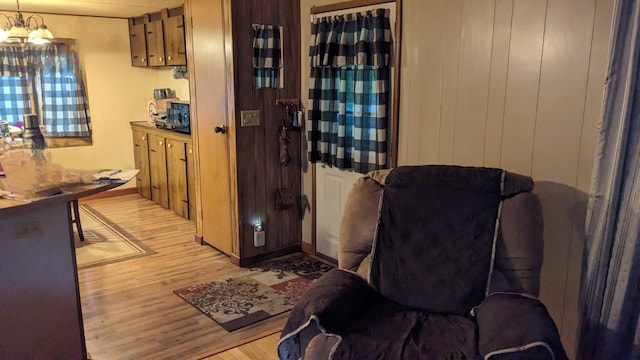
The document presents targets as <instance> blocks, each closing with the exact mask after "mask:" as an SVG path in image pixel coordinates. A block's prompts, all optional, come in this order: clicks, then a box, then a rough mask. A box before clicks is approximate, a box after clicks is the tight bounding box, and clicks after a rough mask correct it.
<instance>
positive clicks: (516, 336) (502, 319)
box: [278, 165, 566, 360]
mask: <svg viewBox="0 0 640 360" xmlns="http://www.w3.org/2000/svg"><path fill="white" fill-rule="evenodd" d="M532 189H533V181H532V179H531V178H529V177H526V176H521V175H516V174H512V173H508V172H505V171H502V170H500V169H487V168H471V167H455V166H437V165H436V166H414V167H399V168H396V169H393V170H385V171H375V172H372V173H370V174H368V175H367V176H365V177H363V178H361V179H360V180H359V181H358V182H356V184H355V185H354V187H353V189H352V190H351V192H350V194H349V197H348V200H347V204H346V206H345V210H344V214H343V219H342V224H341V229H340V248H339V257H338V264H339V269H335V270H332V271H330V272H328V273H327V274H325V275H324V276H323V277H321V278H320V279H319V280H317V281H316V283H315V284H314V285H313V286H312V287H311V288H310V289H309V290H308V291H307V292H306V293H305V294H304V295H303V297H302V298H301V299H300V300H299V301H298V302H297V303H296V306H295V307H294V309H293V310H292V312H291V315H290V316H289V319H288V322H287V324H286V325H285V328H284V330H283V331H282V335H281V339H280V342H279V344H278V354H279V357H280V358H281V359H297V358H304V359H329V358H331V359H476V358H484V359H491V360H495V359H565V358H566V354H565V352H564V350H563V348H562V345H561V343H560V338H559V335H558V332H557V329H556V327H555V324H554V323H553V320H552V319H551V318H550V316H549V314H548V312H547V310H546V308H545V307H544V305H543V304H542V303H540V302H539V301H538V300H537V295H538V291H539V274H540V268H541V265H542V257H543V241H542V230H543V227H542V226H543V224H542V214H541V207H540V201H539V199H538V197H537V196H536V195H535V194H534V193H532V192H531V190H532Z"/></svg>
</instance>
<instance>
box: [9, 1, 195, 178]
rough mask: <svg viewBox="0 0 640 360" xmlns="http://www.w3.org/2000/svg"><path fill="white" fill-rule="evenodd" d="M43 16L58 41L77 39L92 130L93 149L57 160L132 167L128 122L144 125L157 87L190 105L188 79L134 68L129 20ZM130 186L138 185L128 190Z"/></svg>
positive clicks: (64, 152)
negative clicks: (147, 106) (147, 104)
mask: <svg viewBox="0 0 640 360" xmlns="http://www.w3.org/2000/svg"><path fill="white" fill-rule="evenodd" d="M0 14H2V13H0ZM6 15H11V16H13V15H14V14H13V13H6ZM26 15H28V14H25V16H26ZM43 17H44V19H45V21H46V24H47V26H48V27H49V29H50V30H51V31H52V32H53V34H54V36H55V37H60V38H74V39H76V47H77V50H78V53H79V57H80V62H81V66H82V67H83V69H84V72H85V79H86V86H87V95H88V98H89V109H90V112H91V122H92V127H93V145H92V146H81V147H69V148H56V149H50V150H49V151H50V152H51V154H52V159H53V161H54V162H55V163H58V164H60V165H62V166H63V167H64V168H67V169H79V170H88V169H99V168H133V167H134V162H133V145H132V137H131V129H130V127H129V122H130V121H134V120H145V114H146V110H145V98H150V97H153V89H155V88H165V87H168V88H173V89H175V90H176V93H177V95H178V96H179V97H180V98H181V99H184V100H188V99H189V84H188V80H184V79H180V80H176V79H173V77H172V76H171V69H170V68H136V67H133V66H131V60H130V52H129V28H128V23H127V20H126V19H111V18H99V17H85V16H67V15H44V16H43ZM131 186H135V183H134V182H129V183H128V184H126V185H124V187H131Z"/></svg>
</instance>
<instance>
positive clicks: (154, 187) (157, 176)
mask: <svg viewBox="0 0 640 360" xmlns="http://www.w3.org/2000/svg"><path fill="white" fill-rule="evenodd" d="M164 143H165V140H164V137H161V136H157V135H149V169H150V171H149V172H150V174H151V200H153V201H155V202H156V203H157V204H160V205H161V206H162V207H164V208H167V209H168V208H169V195H168V190H167V154H166V152H165V144H164Z"/></svg>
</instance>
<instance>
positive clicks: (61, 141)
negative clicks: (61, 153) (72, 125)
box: [45, 136, 93, 148]
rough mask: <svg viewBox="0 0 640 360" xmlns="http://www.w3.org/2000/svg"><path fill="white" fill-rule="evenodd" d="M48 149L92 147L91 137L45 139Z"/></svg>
mask: <svg viewBox="0 0 640 360" xmlns="http://www.w3.org/2000/svg"><path fill="white" fill-rule="evenodd" d="M45 139H46V141H47V147H48V148H60V147H73V146H90V145H93V141H92V140H91V136H86V137H55V138H54V137H47V138H45Z"/></svg>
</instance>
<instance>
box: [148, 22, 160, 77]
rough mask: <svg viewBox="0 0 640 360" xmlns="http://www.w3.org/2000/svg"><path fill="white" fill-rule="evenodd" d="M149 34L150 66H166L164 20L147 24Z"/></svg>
mask: <svg viewBox="0 0 640 360" xmlns="http://www.w3.org/2000/svg"><path fill="white" fill-rule="evenodd" d="M145 27H146V32H147V58H148V59H149V60H148V61H149V66H163V65H164V36H163V35H162V20H155V21H151V22H149V23H146V24H145Z"/></svg>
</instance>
